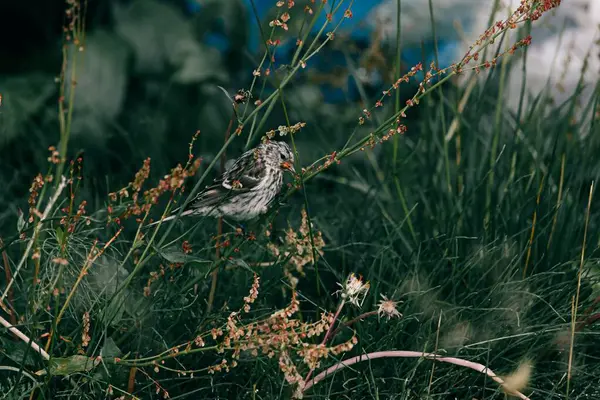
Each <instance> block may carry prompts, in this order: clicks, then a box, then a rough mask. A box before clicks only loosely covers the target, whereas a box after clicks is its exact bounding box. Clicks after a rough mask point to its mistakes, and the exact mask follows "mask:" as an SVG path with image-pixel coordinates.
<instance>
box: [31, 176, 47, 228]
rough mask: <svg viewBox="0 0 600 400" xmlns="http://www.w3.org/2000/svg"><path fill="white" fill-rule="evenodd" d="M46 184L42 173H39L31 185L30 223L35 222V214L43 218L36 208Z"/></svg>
mask: <svg viewBox="0 0 600 400" xmlns="http://www.w3.org/2000/svg"><path fill="white" fill-rule="evenodd" d="M42 186H44V178H43V177H42V174H37V176H36V177H35V178H34V179H33V182H31V187H30V188H29V199H28V200H27V203H28V204H29V219H28V221H29V223H32V222H33V219H34V216H36V217H38V218H41V217H42V215H41V213H40V212H39V211H38V210H37V209H36V208H35V206H36V202H37V198H38V196H39V194H40V193H39V191H40V189H41V188H42Z"/></svg>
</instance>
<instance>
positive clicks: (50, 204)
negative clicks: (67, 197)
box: [0, 176, 67, 303]
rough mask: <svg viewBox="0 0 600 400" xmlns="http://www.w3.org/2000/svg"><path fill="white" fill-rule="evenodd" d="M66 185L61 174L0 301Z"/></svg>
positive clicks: (1, 300) (2, 298)
mask: <svg viewBox="0 0 600 400" xmlns="http://www.w3.org/2000/svg"><path fill="white" fill-rule="evenodd" d="M66 185H67V180H66V178H65V177H64V176H61V181H60V183H59V185H58V187H57V188H56V191H55V192H54V195H53V196H52V198H51V199H50V201H49V202H48V205H47V206H46V209H45V210H44V213H43V214H42V218H40V220H39V221H38V223H37V225H36V226H35V229H34V230H33V235H31V239H29V243H28V244H27V248H26V249H25V253H23V257H22V258H21V261H20V262H19V264H18V265H17V268H16V269H15V273H14V275H13V277H12V280H11V281H10V282H8V285H7V286H6V289H5V290H4V293H3V294H2V297H0V303H3V302H4V299H5V298H6V296H8V293H10V288H11V287H12V285H13V283H14V282H15V280H16V279H17V276H19V272H20V271H21V268H23V265H25V262H26V261H27V258H28V257H29V252H30V251H31V248H32V247H33V243H34V242H35V238H36V237H37V236H38V234H39V233H40V230H41V229H42V224H43V222H44V220H45V219H46V218H47V217H48V215H49V214H50V211H52V208H53V207H54V203H56V201H57V200H58V197H59V196H60V194H61V193H62V191H63V189H64V188H65V186H66Z"/></svg>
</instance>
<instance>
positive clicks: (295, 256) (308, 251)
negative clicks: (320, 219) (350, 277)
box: [267, 152, 339, 289]
mask: <svg viewBox="0 0 600 400" xmlns="http://www.w3.org/2000/svg"><path fill="white" fill-rule="evenodd" d="M330 160H332V161H331V162H334V160H335V152H334V153H333V154H331V155H330ZM338 161H339V160H338ZM311 228H313V231H312V239H311V235H310V231H311ZM269 234H270V233H269ZM313 245H314V247H313ZM323 247H325V241H324V240H323V234H322V233H321V231H316V230H314V227H313V226H309V222H308V214H307V213H306V210H304V209H303V210H302V221H301V224H300V227H299V228H298V231H297V232H296V231H295V230H294V229H293V228H292V227H289V228H288V229H287V230H286V232H285V239H284V240H283V241H282V243H280V244H276V243H273V242H270V243H269V244H268V245H267V248H268V249H269V251H270V252H271V254H272V255H273V256H274V257H281V259H284V260H287V262H286V263H285V264H284V265H283V273H284V275H285V277H286V278H287V280H288V282H289V283H290V286H291V288H292V289H294V288H296V286H297V285H298V281H299V278H298V277H297V276H296V274H298V275H300V276H304V267H305V266H306V265H309V264H314V263H315V262H316V261H317V260H318V258H319V257H320V256H322V255H323Z"/></svg>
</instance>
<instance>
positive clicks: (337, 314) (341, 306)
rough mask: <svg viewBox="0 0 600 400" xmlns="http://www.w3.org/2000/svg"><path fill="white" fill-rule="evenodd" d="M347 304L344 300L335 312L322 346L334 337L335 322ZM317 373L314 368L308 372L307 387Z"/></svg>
mask: <svg viewBox="0 0 600 400" xmlns="http://www.w3.org/2000/svg"><path fill="white" fill-rule="evenodd" d="M345 304H346V301H345V300H342V301H341V302H340V305H339V307H338V309H337V311H336V312H335V315H334V316H333V321H331V325H329V329H327V333H325V337H324V338H323V341H322V342H321V345H324V344H326V343H327V341H328V340H329V337H330V336H332V335H331V333H332V330H333V325H335V321H337V319H338V317H339V316H340V313H341V312H342V308H344V305H345ZM314 371H315V369H314V368H312V369H311V370H310V371H308V374H306V378H305V379H304V384H305V385H306V384H307V383H308V381H309V380H310V377H311V375H312V373H313V372H314Z"/></svg>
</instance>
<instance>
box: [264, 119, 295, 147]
mask: <svg viewBox="0 0 600 400" xmlns="http://www.w3.org/2000/svg"><path fill="white" fill-rule="evenodd" d="M305 126H306V122H297V123H295V124H294V125H290V126H285V125H279V126H278V127H277V129H271V130H270V131H268V132H267V133H266V134H265V136H263V137H262V142H263V143H265V142H267V141H268V140H271V139H273V138H274V137H275V135H276V134H277V133H279V136H286V135H287V134H294V133H297V132H299V131H300V129H302V128H304V127H305Z"/></svg>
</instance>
